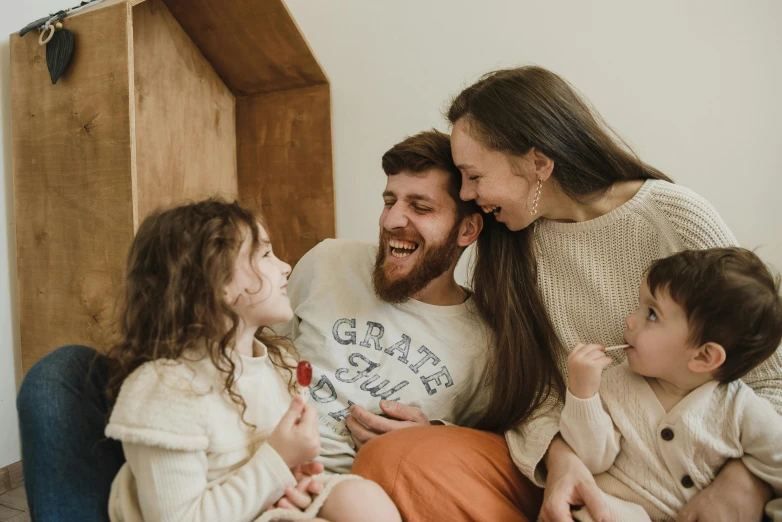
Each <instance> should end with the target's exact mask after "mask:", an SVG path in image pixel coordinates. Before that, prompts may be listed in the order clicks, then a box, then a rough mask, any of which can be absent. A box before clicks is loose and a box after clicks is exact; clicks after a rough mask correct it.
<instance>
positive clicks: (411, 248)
mask: <svg viewBox="0 0 782 522" xmlns="http://www.w3.org/2000/svg"><path fill="white" fill-rule="evenodd" d="M388 246H389V247H391V255H392V256H394V257H400V258H401V257H408V256H409V255H410V254H412V253H413V252H415V251H416V250H417V249H418V243H415V242H413V241H404V240H401V239H389V240H388Z"/></svg>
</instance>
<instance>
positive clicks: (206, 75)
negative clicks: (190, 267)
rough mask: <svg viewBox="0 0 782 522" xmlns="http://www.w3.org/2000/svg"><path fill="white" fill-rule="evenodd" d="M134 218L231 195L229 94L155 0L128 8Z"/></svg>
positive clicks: (232, 152) (233, 169)
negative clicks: (130, 20) (130, 23)
mask: <svg viewBox="0 0 782 522" xmlns="http://www.w3.org/2000/svg"><path fill="white" fill-rule="evenodd" d="M133 54H134V74H135V80H134V83H135V97H134V102H135V103H134V105H135V142H136V148H135V153H136V173H137V198H138V215H139V219H143V218H144V216H146V215H147V214H148V213H149V212H150V211H152V210H154V209H155V208H157V207H159V206H168V205H170V204H172V203H176V202H180V201H182V200H197V199H202V198H204V197H208V196H212V195H218V194H219V195H223V196H224V197H227V198H235V197H236V112H235V104H234V96H233V94H231V92H230V91H229V90H228V88H227V87H226V86H225V84H223V82H222V81H221V80H220V78H219V77H218V76H217V74H216V73H215V71H214V69H212V67H211V65H209V63H208V62H207V61H206V59H204V57H203V55H201V53H200V52H199V50H198V49H197V48H196V46H195V45H194V44H193V42H192V41H191V40H190V38H189V37H188V36H187V34H185V32H184V31H183V30H182V27H180V25H179V24H178V23H177V21H176V20H174V17H173V16H171V13H170V12H169V11H168V9H167V8H166V6H165V4H164V3H163V2H162V1H161V0H148V1H146V2H144V3H142V4H139V5H137V6H135V7H133Z"/></svg>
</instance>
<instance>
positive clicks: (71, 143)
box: [11, 3, 133, 371]
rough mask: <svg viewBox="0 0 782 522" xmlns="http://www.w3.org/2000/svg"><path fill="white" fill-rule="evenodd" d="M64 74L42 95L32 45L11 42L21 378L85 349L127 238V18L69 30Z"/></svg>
mask: <svg viewBox="0 0 782 522" xmlns="http://www.w3.org/2000/svg"><path fill="white" fill-rule="evenodd" d="M67 25H68V27H69V28H70V29H72V30H73V31H74V34H75V48H76V52H75V54H74V58H73V62H72V64H71V66H70V68H69V70H68V72H66V73H65V75H63V76H62V77H61V78H60V80H59V81H58V82H57V84H56V85H52V84H51V81H50V79H49V74H48V72H47V70H46V57H45V53H46V49H45V48H44V47H41V46H39V45H38V41H37V40H38V39H37V35H36V34H34V33H31V34H28V35H26V36H25V37H24V38H19V36H18V35H12V36H11V94H12V98H13V101H14V103H13V107H12V125H13V131H12V136H13V157H14V189H15V190H14V204H15V209H16V240H17V266H18V275H19V279H18V284H19V314H20V322H21V325H20V326H21V342H22V366H23V368H24V370H25V371H27V369H29V368H30V366H31V365H32V364H33V363H35V362H36V361H37V360H38V359H40V358H41V357H42V356H43V355H45V354H47V353H48V352H50V351H51V350H53V349H54V348H55V347H57V346H58V345H60V344H66V343H84V344H91V345H94V344H96V342H97V339H99V338H100V337H99V336H98V337H96V334H97V333H98V332H99V331H100V329H101V326H100V324H101V322H104V324H105V321H106V320H108V313H109V311H110V310H111V309H112V308H113V305H114V303H115V296H116V294H117V290H118V287H119V285H120V282H121V281H122V279H123V272H124V260H125V256H126V254H127V249H128V247H129V245H130V241H131V238H132V235H133V230H132V226H131V225H132V207H131V179H130V175H129V172H130V135H129V125H128V120H129V109H128V99H129V90H130V84H129V81H128V68H127V54H128V40H127V34H128V33H127V6H126V5H125V4H124V3H120V4H115V5H112V6H109V7H105V8H103V9H100V10H96V11H94V12H91V13H86V14H83V15H80V16H76V17H74V18H72V19H69V20H68V21H67Z"/></svg>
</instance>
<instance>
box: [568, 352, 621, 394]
mask: <svg viewBox="0 0 782 522" xmlns="http://www.w3.org/2000/svg"><path fill="white" fill-rule="evenodd" d="M612 362H613V359H611V358H610V357H609V356H607V355H606V352H605V346H601V345H599V344H581V343H579V344H577V345H576V346H575V347H574V348H573V349H572V350H571V351H570V355H568V358H567V374H568V378H567V380H568V389H569V390H570V393H572V394H573V395H575V396H576V397H578V398H579V399H589V398H590V397H592V396H593V395H594V394H596V393H597V392H598V391H599V390H600V378H601V377H602V374H603V370H604V369H606V368H607V367H608V366H610V365H611V363H612Z"/></svg>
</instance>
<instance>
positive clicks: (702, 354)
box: [687, 342, 727, 373]
mask: <svg viewBox="0 0 782 522" xmlns="http://www.w3.org/2000/svg"><path fill="white" fill-rule="evenodd" d="M726 357H727V355H726V354H725V349H724V348H723V347H722V345H721V344H718V343H712V342H708V343H705V344H702V345H701V346H700V347H699V348H697V350H696V351H695V355H694V356H693V357H692V359H690V362H689V363H687V367H688V368H689V369H690V371H693V372H695V373H707V372H713V371H715V370H716V369H717V368H719V367H720V366H722V365H723V363H724V362H725V358H726Z"/></svg>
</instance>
